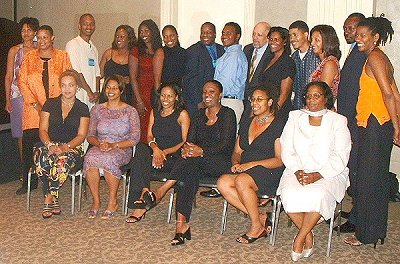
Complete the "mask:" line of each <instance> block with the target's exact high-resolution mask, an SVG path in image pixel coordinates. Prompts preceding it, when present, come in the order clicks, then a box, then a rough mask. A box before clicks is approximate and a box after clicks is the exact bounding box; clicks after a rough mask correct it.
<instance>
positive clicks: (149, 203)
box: [143, 192, 157, 211]
mask: <svg viewBox="0 0 400 264" xmlns="http://www.w3.org/2000/svg"><path fill="white" fill-rule="evenodd" d="M143 200H144V203H145V207H144V209H146V210H147V211H148V210H150V209H152V208H154V207H155V206H156V203H157V197H156V194H155V193H153V192H145V193H144V194H143Z"/></svg>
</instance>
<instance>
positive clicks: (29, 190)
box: [26, 169, 32, 212]
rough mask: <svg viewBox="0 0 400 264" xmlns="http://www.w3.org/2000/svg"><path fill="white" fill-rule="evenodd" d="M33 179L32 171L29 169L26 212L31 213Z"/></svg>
mask: <svg viewBox="0 0 400 264" xmlns="http://www.w3.org/2000/svg"><path fill="white" fill-rule="evenodd" d="M31 178H32V169H29V172H28V190H27V192H26V211H28V212H29V211H30V209H31Z"/></svg>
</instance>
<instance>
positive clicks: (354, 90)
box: [335, 13, 367, 233]
mask: <svg viewBox="0 0 400 264" xmlns="http://www.w3.org/2000/svg"><path fill="white" fill-rule="evenodd" d="M364 18H365V17H364V15H363V14H360V13H353V14H350V15H349V16H348V17H347V19H346V20H345V22H344V25H343V31H344V38H345V39H346V42H347V44H351V47H350V52H349V54H348V56H347V58H346V61H345V62H344V65H343V68H342V70H341V71H340V83H339V89H338V96H337V109H338V113H339V114H342V115H344V116H345V117H347V126H348V128H349V130H350V134H351V141H352V147H351V152H350V159H349V163H348V165H347V167H348V168H349V170H350V171H349V177H350V185H351V184H352V181H353V179H354V177H355V175H356V171H357V164H358V163H357V158H358V142H359V135H358V128H357V121H356V104H357V100H358V92H359V90H360V76H361V73H362V69H363V66H364V63H365V61H366V59H367V56H366V54H365V53H364V52H361V51H359V50H358V48H357V43H356V41H355V38H356V28H357V25H358V23H359V22H360V21H361V20H363V19H364ZM350 190H351V186H350ZM353 206H354V204H353ZM353 211H354V207H353V209H352V210H351V211H350V214H349V216H348V220H347V222H345V223H344V224H342V225H341V226H340V232H342V233H352V232H354V231H355V226H356V224H357V221H356V218H355V214H354V213H353ZM336 228H337V227H335V229H336Z"/></svg>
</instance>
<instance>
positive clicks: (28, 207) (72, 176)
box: [26, 168, 83, 215]
mask: <svg viewBox="0 0 400 264" xmlns="http://www.w3.org/2000/svg"><path fill="white" fill-rule="evenodd" d="M33 170H34V169H33V168H31V169H30V170H29V172H28V191H27V193H26V210H27V211H28V212H29V211H30V204H31V178H32V173H33ZM69 176H70V177H71V179H72V183H71V214H72V215H73V214H75V178H76V177H79V183H81V182H82V176H83V173H82V169H79V170H78V171H77V172H75V173H73V174H69ZM79 199H80V193H79ZM78 204H79V210H80V200H79V201H78Z"/></svg>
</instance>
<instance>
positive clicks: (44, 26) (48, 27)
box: [37, 25, 54, 36]
mask: <svg viewBox="0 0 400 264" xmlns="http://www.w3.org/2000/svg"><path fill="white" fill-rule="evenodd" d="M39 30H47V31H49V33H50V35H52V36H54V31H53V28H52V27H50V26H49V25H42V26H40V27H39V28H38V30H37V31H39Z"/></svg>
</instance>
